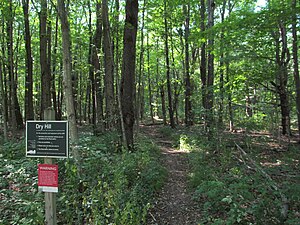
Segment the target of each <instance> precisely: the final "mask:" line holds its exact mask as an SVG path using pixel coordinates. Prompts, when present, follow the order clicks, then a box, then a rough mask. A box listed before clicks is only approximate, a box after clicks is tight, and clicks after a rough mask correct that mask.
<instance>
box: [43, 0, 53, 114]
mask: <svg viewBox="0 0 300 225" xmlns="http://www.w3.org/2000/svg"><path fill="white" fill-rule="evenodd" d="M47 13H48V9H47V0H41V11H40V66H41V112H40V115H41V118H43V114H44V110H45V109H47V108H51V106H52V102H51V73H50V65H49V61H48V44H49V43H48V35H47V17H48V15H47Z"/></svg>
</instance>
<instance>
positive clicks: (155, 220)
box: [149, 212, 156, 222]
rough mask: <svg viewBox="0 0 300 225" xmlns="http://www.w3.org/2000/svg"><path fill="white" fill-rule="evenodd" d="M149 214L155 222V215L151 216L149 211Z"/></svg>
mask: <svg viewBox="0 0 300 225" xmlns="http://www.w3.org/2000/svg"><path fill="white" fill-rule="evenodd" d="M149 214H150V216H151V217H152V219H153V220H154V221H155V222H156V219H155V217H154V216H153V214H152V213H151V212H149Z"/></svg>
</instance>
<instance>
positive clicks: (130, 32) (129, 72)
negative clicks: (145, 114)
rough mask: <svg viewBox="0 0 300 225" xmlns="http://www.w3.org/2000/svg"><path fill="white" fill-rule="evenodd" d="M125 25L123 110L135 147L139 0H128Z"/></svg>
mask: <svg viewBox="0 0 300 225" xmlns="http://www.w3.org/2000/svg"><path fill="white" fill-rule="evenodd" d="M125 10H126V18H125V27H124V42H123V43H124V47H123V66H122V80H121V89H120V94H121V110H122V117H123V118H122V119H123V123H124V129H125V134H123V135H124V136H125V138H123V139H125V140H126V146H127V148H128V149H129V150H131V149H133V148H134V146H133V124H134V106H133V104H134V91H135V88H134V84H135V59H136V34H137V22H138V0H126V7H125Z"/></svg>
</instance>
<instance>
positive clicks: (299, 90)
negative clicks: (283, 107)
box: [292, 0, 300, 136]
mask: <svg viewBox="0 0 300 225" xmlns="http://www.w3.org/2000/svg"><path fill="white" fill-rule="evenodd" d="M296 7H297V3H296V0H292V9H293V10H294V12H293V14H292V35H293V63H294V80H295V89H296V108H297V119H298V134H299V136H300V78H299V62H298V37H297V14H296Z"/></svg>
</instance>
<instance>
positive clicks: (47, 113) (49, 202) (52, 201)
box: [44, 109, 57, 225]
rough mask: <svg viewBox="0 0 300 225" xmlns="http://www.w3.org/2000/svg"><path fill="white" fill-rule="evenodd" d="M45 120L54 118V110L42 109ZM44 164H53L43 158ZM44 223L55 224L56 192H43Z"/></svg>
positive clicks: (47, 224)
mask: <svg viewBox="0 0 300 225" xmlns="http://www.w3.org/2000/svg"><path fill="white" fill-rule="evenodd" d="M44 119H45V120H55V112H54V110H53V109H45V110H44ZM44 163H45V164H53V160H52V158H44ZM45 224H46V225H56V224H57V221H56V193H53V192H45Z"/></svg>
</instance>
